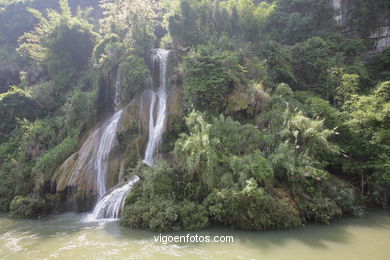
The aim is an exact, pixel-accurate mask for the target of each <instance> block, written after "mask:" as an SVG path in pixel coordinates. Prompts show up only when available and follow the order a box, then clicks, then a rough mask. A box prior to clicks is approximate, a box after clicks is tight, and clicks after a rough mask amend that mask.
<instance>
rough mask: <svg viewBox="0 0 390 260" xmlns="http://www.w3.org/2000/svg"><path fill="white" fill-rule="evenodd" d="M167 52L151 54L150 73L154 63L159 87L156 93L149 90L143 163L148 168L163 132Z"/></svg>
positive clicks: (160, 51) (152, 161)
mask: <svg viewBox="0 0 390 260" xmlns="http://www.w3.org/2000/svg"><path fill="white" fill-rule="evenodd" d="M168 57H169V51H168V50H164V49H156V50H154V52H153V53H152V71H154V67H155V64H156V61H158V64H159V87H158V89H157V92H155V91H153V90H150V91H149V92H148V93H149V94H150V99H151V100H150V108H149V140H148V144H147V146H146V151H145V159H144V163H146V164H147V165H149V166H152V165H153V164H154V156H155V153H156V148H157V146H158V145H159V144H160V142H161V137H162V134H163V131H164V125H165V119H166V110H167V90H166V83H167V79H166V73H167V63H168ZM156 102H158V104H157V118H156V120H155V119H154V114H155V106H156Z"/></svg>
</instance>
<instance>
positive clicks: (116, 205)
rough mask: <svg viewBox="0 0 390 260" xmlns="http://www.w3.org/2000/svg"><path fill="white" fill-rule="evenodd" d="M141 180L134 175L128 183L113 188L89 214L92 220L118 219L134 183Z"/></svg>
mask: <svg viewBox="0 0 390 260" xmlns="http://www.w3.org/2000/svg"><path fill="white" fill-rule="evenodd" d="M138 180H139V177H138V176H134V177H133V178H132V179H131V180H130V181H129V182H128V183H127V184H125V185H123V186H122V187H119V188H116V189H114V190H112V191H111V192H110V193H108V194H107V195H105V196H104V197H103V198H102V199H101V200H100V201H99V202H98V204H97V205H96V207H95V209H94V210H93V212H92V214H90V215H89V216H88V219H89V220H90V221H94V220H98V219H113V220H115V219H118V218H119V213H120V212H121V210H122V209H123V207H124V204H125V200H126V197H127V195H128V194H129V192H130V191H131V189H132V187H133V185H134V184H135V183H137V182H138Z"/></svg>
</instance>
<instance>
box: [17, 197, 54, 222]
mask: <svg viewBox="0 0 390 260" xmlns="http://www.w3.org/2000/svg"><path fill="white" fill-rule="evenodd" d="M48 212H49V207H48V205H47V203H46V201H45V200H43V199H42V198H40V197H37V196H32V197H23V196H16V197H15V198H14V199H13V200H12V202H11V205H10V214H11V216H12V217H21V218H36V217H40V216H44V215H46V214H47V213H48Z"/></svg>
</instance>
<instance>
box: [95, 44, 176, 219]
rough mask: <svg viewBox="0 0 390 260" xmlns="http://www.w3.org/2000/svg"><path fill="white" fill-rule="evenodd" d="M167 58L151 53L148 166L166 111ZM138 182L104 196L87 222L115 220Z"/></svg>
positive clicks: (161, 52)
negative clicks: (155, 76)
mask: <svg viewBox="0 0 390 260" xmlns="http://www.w3.org/2000/svg"><path fill="white" fill-rule="evenodd" d="M168 56H169V51H168V50H163V49H156V50H153V52H152V71H154V66H155V64H156V63H157V61H158V64H159V87H158V90H157V92H154V91H152V90H149V91H148V92H147V93H149V94H150V108H149V140H148V144H147V147H146V151H145V159H144V162H145V163H146V164H147V165H149V166H152V165H153V164H154V155H155V152H156V148H157V146H158V145H159V144H160V142H161V137H162V134H163V131H164V124H165V119H166V110H167V90H166V71H167V61H168ZM156 102H158V105H157V118H156V120H154V113H155V106H156ZM138 180H139V178H138V177H137V176H134V177H133V178H132V179H131V180H130V181H129V182H128V183H127V184H125V185H123V186H121V187H119V188H116V189H113V190H112V191H111V192H109V193H108V194H106V195H104V196H103V197H102V199H101V200H100V201H99V202H98V203H97V205H96V206H95V209H94V210H93V212H92V214H90V215H89V216H88V220H89V221H96V220H99V219H111V220H112V219H117V218H118V217H119V214H120V212H121V211H122V209H123V207H124V203H125V200H126V197H127V195H128V194H129V192H130V191H131V189H132V187H133V185H134V184H135V183H136V182H137V181H138Z"/></svg>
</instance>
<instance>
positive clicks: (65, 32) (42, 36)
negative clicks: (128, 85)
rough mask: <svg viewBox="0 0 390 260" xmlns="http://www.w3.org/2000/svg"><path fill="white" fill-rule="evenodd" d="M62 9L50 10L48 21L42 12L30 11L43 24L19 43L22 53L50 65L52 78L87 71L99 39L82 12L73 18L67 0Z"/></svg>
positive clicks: (62, 0) (26, 34)
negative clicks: (96, 40) (89, 60)
mask: <svg viewBox="0 0 390 260" xmlns="http://www.w3.org/2000/svg"><path fill="white" fill-rule="evenodd" d="M59 5H60V9H61V12H60V13H58V12H56V11H54V10H48V15H47V18H46V17H44V16H43V14H42V13H41V12H39V11H38V10H36V9H29V11H30V12H31V13H32V14H33V15H34V16H35V17H36V18H37V19H38V21H39V22H38V24H37V25H36V27H35V29H34V30H32V31H30V32H26V33H24V35H23V36H22V37H21V38H20V39H19V43H20V47H19V50H20V51H21V52H22V53H23V54H26V55H29V56H30V57H32V58H33V59H34V60H36V61H37V62H39V63H41V64H44V65H47V66H48V70H49V75H50V76H51V77H52V78H56V77H57V78H60V75H63V74H64V73H66V72H68V74H72V73H75V72H79V71H80V70H82V69H84V68H85V67H86V66H87V64H88V59H89V57H90V56H91V54H92V49H93V46H94V44H95V38H96V35H95V33H94V32H93V27H92V25H91V24H89V23H88V21H87V20H86V19H85V18H83V17H82V15H81V12H79V13H77V14H76V16H72V14H71V10H70V7H69V5H68V1H67V0H60V1H59ZM64 71H65V72H64ZM66 76H67V77H68V76H69V75H66Z"/></svg>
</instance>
